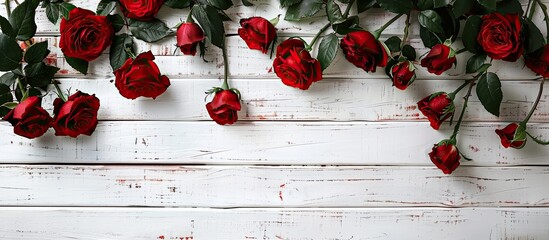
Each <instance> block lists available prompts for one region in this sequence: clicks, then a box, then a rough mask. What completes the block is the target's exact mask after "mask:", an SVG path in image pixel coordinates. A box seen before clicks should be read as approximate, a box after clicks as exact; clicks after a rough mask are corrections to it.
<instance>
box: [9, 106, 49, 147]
mask: <svg viewBox="0 0 549 240" xmlns="http://www.w3.org/2000/svg"><path fill="white" fill-rule="evenodd" d="M40 103H41V99H40V98H38V97H37V96H31V97H28V98H27V99H25V100H24V101H22V102H21V103H19V104H18V105H17V106H16V107H15V108H14V109H12V110H11V111H9V112H8V114H6V116H4V118H2V120H4V121H8V122H9V123H11V125H12V126H13V127H14V128H13V132H14V133H15V134H17V135H19V136H23V137H26V138H29V139H33V138H36V137H40V136H42V135H44V133H46V131H48V128H50V126H51V122H52V118H51V117H50V115H49V114H48V112H46V110H44V109H43V108H42V107H41V106H40Z"/></svg>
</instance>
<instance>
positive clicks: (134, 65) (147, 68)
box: [114, 51, 170, 99]
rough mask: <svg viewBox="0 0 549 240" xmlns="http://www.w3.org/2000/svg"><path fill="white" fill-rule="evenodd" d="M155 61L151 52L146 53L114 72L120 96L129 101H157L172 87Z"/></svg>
mask: <svg viewBox="0 0 549 240" xmlns="http://www.w3.org/2000/svg"><path fill="white" fill-rule="evenodd" d="M153 60H154V56H153V54H152V53H151V52H150V51H148V52H144V53H141V54H139V55H138V56H137V57H136V58H135V59H133V58H128V59H127V60H126V62H125V63H124V65H122V67H120V68H119V69H118V70H116V71H114V75H115V76H116V81H115V83H114V85H115V86H116V88H118V91H119V92H120V95H122V96H123V97H125V98H128V99H136V98H138V97H150V98H153V99H155V98H156V97H158V96H160V94H162V93H164V92H165V91H166V89H167V88H168V87H169V86H170V79H168V77H166V76H164V75H162V74H161V73H160V69H158V66H157V65H156V63H154V62H153Z"/></svg>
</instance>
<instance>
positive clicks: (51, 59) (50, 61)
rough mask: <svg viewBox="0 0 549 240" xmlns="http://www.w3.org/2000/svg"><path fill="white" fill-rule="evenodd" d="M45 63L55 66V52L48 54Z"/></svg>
mask: <svg viewBox="0 0 549 240" xmlns="http://www.w3.org/2000/svg"><path fill="white" fill-rule="evenodd" d="M45 61H46V64H48V65H53V66H56V65H57V54H55V53H53V54H49V55H48V56H47V57H46V59H45Z"/></svg>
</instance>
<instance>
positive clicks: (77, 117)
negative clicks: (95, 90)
mask: <svg viewBox="0 0 549 240" xmlns="http://www.w3.org/2000/svg"><path fill="white" fill-rule="evenodd" d="M53 106H54V109H53V112H54V114H55V118H54V121H53V128H54V129H55V135H56V136H70V137H73V138H75V137H78V136H79V135H80V134H84V135H88V136H90V135H91V134H92V133H93V132H94V131H95V127H96V126H97V111H98V110H99V99H98V98H97V97H95V94H94V95H88V94H86V93H82V92H80V91H78V92H76V93H75V94H73V95H71V96H70V97H69V98H68V99H67V101H66V102H63V100H62V99H61V98H56V99H55V101H54V102H53Z"/></svg>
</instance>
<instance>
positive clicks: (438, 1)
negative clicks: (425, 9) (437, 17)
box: [433, 0, 463, 8]
mask: <svg viewBox="0 0 549 240" xmlns="http://www.w3.org/2000/svg"><path fill="white" fill-rule="evenodd" d="M460 1H463V0H460ZM433 2H434V7H435V8H441V7H444V6H447V5H449V4H450V3H451V2H452V0H433Z"/></svg>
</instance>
